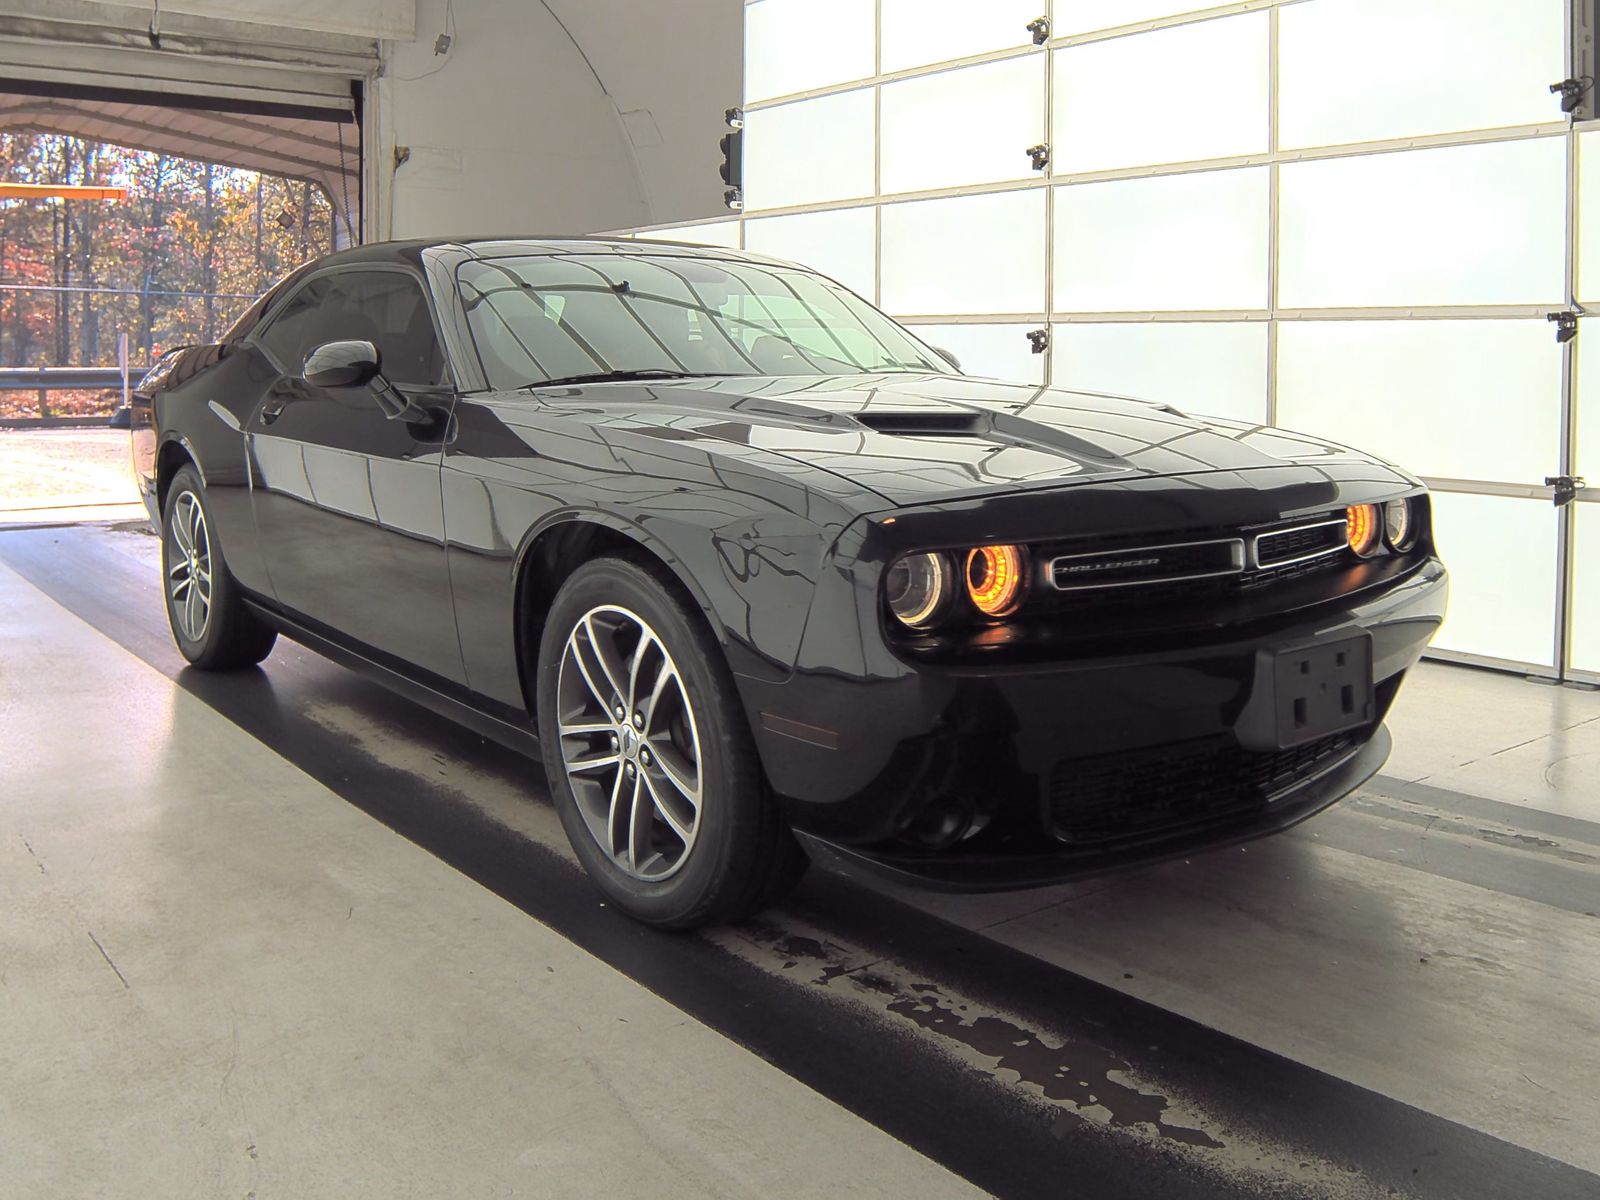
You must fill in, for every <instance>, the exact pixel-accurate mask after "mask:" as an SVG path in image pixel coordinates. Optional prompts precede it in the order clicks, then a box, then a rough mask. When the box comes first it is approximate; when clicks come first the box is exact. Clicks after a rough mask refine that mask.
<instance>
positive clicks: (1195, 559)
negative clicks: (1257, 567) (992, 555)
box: [1050, 538, 1244, 591]
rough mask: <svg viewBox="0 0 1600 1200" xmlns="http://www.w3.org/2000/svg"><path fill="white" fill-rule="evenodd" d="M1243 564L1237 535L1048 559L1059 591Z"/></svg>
mask: <svg viewBox="0 0 1600 1200" xmlns="http://www.w3.org/2000/svg"><path fill="white" fill-rule="evenodd" d="M1243 566H1244V563H1243V548H1242V544H1241V543H1240V542H1239V540H1238V539H1237V538H1233V539H1221V540H1218V541H1210V542H1190V543H1185V544H1182V545H1173V546H1138V547H1135V548H1133V549H1131V550H1108V551H1105V552H1104V553H1093V552H1091V553H1088V554H1068V555H1063V556H1062V557H1060V558H1057V559H1054V560H1052V562H1051V565H1050V570H1051V577H1052V579H1053V580H1054V581H1055V585H1056V587H1058V588H1061V589H1062V590H1063V591H1070V590H1072V589H1075V588H1093V587H1110V586H1112V585H1114V584H1118V583H1121V584H1133V583H1138V584H1146V583H1160V582H1163V581H1167V580H1173V579H1182V578H1184V577H1185V576H1193V575H1224V574H1230V573H1234V572H1237V571H1239V570H1241V569H1242V568H1243Z"/></svg>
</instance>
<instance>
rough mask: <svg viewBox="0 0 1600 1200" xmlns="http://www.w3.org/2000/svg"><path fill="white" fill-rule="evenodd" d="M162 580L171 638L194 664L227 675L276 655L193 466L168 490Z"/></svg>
mask: <svg viewBox="0 0 1600 1200" xmlns="http://www.w3.org/2000/svg"><path fill="white" fill-rule="evenodd" d="M161 576H162V579H163V581H164V582H165V585H166V586H165V587H164V589H163V591H164V592H165V593H166V599H167V622H168V624H170V625H171V626H172V640H173V641H175V642H177V643H178V651H179V653H181V654H182V655H183V657H184V658H186V659H188V660H189V662H190V664H191V665H193V666H196V667H199V668H201V669H202V670H211V671H224V670H228V669H230V668H233V667H249V666H254V665H255V664H256V663H258V662H260V661H261V660H262V659H264V658H266V656H267V655H268V654H270V653H272V644H273V643H274V642H275V641H277V639H278V635H277V633H276V632H275V631H274V630H272V629H271V628H269V627H268V626H266V625H264V624H262V622H261V621H260V620H259V619H258V618H257V617H256V616H255V614H254V613H252V612H250V611H249V609H247V608H245V606H244V601H243V599H242V598H241V597H240V595H239V587H238V585H237V584H235V583H234V582H233V577H232V576H231V575H229V574H228V564H227V563H226V562H225V561H224V560H223V557H222V548H221V546H220V545H219V544H218V543H217V536H216V531H215V529H214V528H213V526H212V523H211V511H210V509H208V508H207V507H206V498H205V489H204V486H203V485H202V484H201V482H200V473H199V472H198V471H196V470H195V469H194V468H193V467H188V466H186V467H181V468H179V470H178V473H177V474H176V475H174V476H173V477H172V483H171V485H170V486H169V487H168V489H167V501H166V507H165V508H164V510H163V512H162V519H161Z"/></svg>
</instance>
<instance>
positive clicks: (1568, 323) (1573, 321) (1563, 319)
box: [1544, 312, 1578, 346]
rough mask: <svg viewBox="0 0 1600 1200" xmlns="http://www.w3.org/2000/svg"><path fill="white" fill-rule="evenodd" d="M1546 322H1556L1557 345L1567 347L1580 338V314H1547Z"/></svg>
mask: <svg viewBox="0 0 1600 1200" xmlns="http://www.w3.org/2000/svg"><path fill="white" fill-rule="evenodd" d="M1544 319H1545V320H1546V321H1554V322H1555V326H1556V345H1558V346H1565V345H1566V344H1567V343H1568V342H1570V341H1571V340H1572V339H1573V338H1575V337H1577V336H1578V313H1575V312H1553V313H1546V314H1545V317H1544Z"/></svg>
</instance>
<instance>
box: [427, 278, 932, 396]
mask: <svg viewBox="0 0 1600 1200" xmlns="http://www.w3.org/2000/svg"><path fill="white" fill-rule="evenodd" d="M456 278H457V282H458V285H459V287H460V289H461V299H462V304H463V305H464V307H465V309H466V314H467V324H468V325H469V326H470V328H471V330H472V338H473V342H474V344H475V345H476V346H477V350H478V356H479V358H480V359H482V361H483V368H484V371H485V373H486V374H487V375H488V378H489V382H490V384H491V386H493V387H496V388H515V387H523V386H526V385H528V384H533V383H540V382H543V381H545V380H552V379H569V378H573V377H581V376H588V375H605V374H610V373H613V372H622V373H627V372H636V371H643V372H646V373H647V374H661V375H665V374H669V373H670V374H674V375H678V374H681V375H859V374H866V373H877V372H883V371H917V372H930V371H931V372H935V373H939V374H948V373H949V372H950V366H949V364H948V363H946V362H945V361H944V360H943V359H942V358H940V357H939V356H938V355H937V354H936V353H934V351H932V350H931V349H929V348H928V347H927V346H924V345H923V344H922V343H921V342H919V341H917V340H916V339H915V338H914V337H912V336H911V335H910V334H909V333H907V332H906V331H905V330H904V329H902V328H901V327H900V326H899V325H896V324H895V323H894V322H893V321H891V320H890V319H889V318H888V317H886V316H884V315H883V314H882V313H880V312H879V311H878V310H877V309H875V308H873V307H872V306H871V305H870V304H868V303H866V302H865V301H864V300H861V299H859V298H858V297H856V296H854V295H852V294H851V293H850V292H847V291H846V290H845V289H844V288H842V287H840V286H839V285H837V284H835V283H833V282H831V281H829V280H827V279H823V278H822V277H821V276H818V275H813V274H811V273H810V272H808V271H800V270H796V269H794V268H790V267H776V266H766V265H764V264H757V263H745V262H733V261H723V260H711V259H704V258H689V257H681V258H680V257H672V256H668V255H661V256H659V257H657V256H641V255H632V254H629V255H622V254H593V255H572V256H565V255H564V256H559V257H552V256H540V257H528V258H497V259H479V260H475V261H472V262H467V263H463V264H462V265H461V267H460V268H459V270H458V271H457V276H456Z"/></svg>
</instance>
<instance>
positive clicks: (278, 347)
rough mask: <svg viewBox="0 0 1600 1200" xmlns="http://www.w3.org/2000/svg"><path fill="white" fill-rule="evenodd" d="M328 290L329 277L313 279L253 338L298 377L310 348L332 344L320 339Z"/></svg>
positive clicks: (322, 337) (330, 339)
mask: <svg viewBox="0 0 1600 1200" xmlns="http://www.w3.org/2000/svg"><path fill="white" fill-rule="evenodd" d="M328 287H329V276H327V275H323V276H321V277H319V278H317V279H313V280H312V281H311V282H310V283H308V284H306V285H305V286H304V287H302V288H301V289H300V290H299V291H298V292H296V293H295V294H294V296H293V297H291V298H290V300H289V303H288V304H286V305H284V307H283V308H282V309H280V310H279V312H278V315H277V316H275V317H273V318H272V320H271V321H270V322H269V323H268V324H267V325H266V326H264V327H263V328H262V329H261V330H260V332H258V333H257V334H256V340H257V341H259V342H260V343H261V344H262V345H263V346H265V347H266V348H267V350H268V352H269V353H270V354H271V355H272V357H273V358H274V359H276V360H277V362H278V365H279V366H281V367H282V368H283V369H284V370H285V371H288V372H290V373H291V374H298V373H299V371H300V367H301V364H302V363H304V362H305V360H306V354H307V353H308V352H309V351H310V350H311V349H312V347H314V346H318V345H321V344H322V343H323V342H327V341H332V340H333V339H332V338H329V337H325V336H323V334H322V325H321V315H322V312H323V308H324V305H325V303H326V301H327V298H328Z"/></svg>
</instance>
